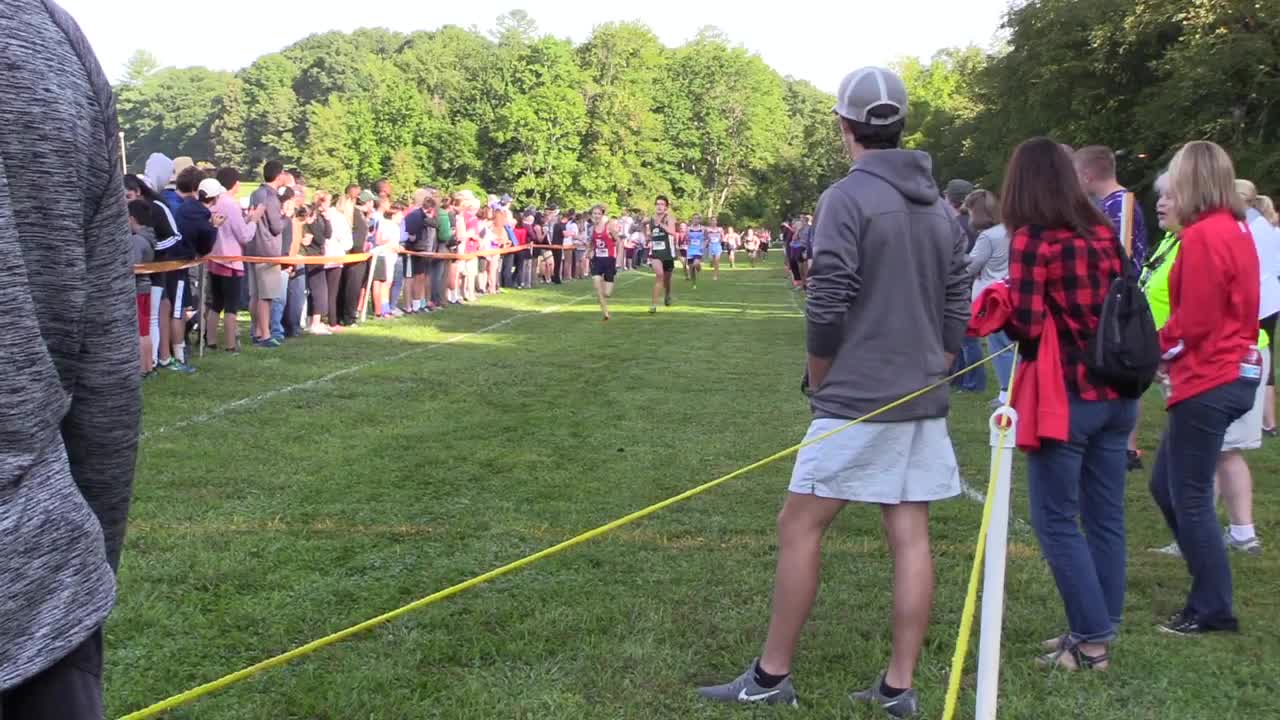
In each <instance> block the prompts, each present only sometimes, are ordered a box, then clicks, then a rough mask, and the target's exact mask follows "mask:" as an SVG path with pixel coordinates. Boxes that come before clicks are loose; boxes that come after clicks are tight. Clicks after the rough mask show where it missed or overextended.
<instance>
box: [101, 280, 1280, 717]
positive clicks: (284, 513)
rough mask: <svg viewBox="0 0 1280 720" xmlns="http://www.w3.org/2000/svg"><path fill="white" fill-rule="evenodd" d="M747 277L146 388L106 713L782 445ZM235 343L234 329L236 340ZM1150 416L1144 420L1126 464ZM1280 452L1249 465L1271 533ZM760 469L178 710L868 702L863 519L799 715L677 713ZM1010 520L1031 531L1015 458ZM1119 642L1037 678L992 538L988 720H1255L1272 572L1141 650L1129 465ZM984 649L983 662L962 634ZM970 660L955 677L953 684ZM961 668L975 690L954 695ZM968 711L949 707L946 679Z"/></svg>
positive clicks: (1271, 612) (617, 709) (704, 664)
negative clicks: (998, 654) (1077, 667)
mask: <svg viewBox="0 0 1280 720" xmlns="http://www.w3.org/2000/svg"><path fill="white" fill-rule="evenodd" d="M777 262H778V260H777V259H776V258H775V259H774V260H773V263H774V264H773V265H772V266H771V267H769V268H764V269H757V270H748V269H740V270H738V271H735V272H727V273H726V274H725V275H724V277H723V278H722V279H721V280H720V281H719V282H713V281H711V280H710V278H709V277H708V278H707V279H705V280H704V281H703V282H701V283H700V284H699V287H698V288H697V289H696V290H694V289H692V288H690V287H689V286H688V284H687V283H684V282H682V281H680V282H678V285H677V288H676V290H677V304H676V305H675V306H674V307H672V308H669V309H664V310H663V311H662V312H660V313H659V314H658V315H657V316H652V317H651V316H649V315H648V314H647V309H648V292H649V289H650V287H651V276H649V275H648V274H641V273H628V274H623V275H621V276H620V278H619V283H620V285H619V291H618V296H617V298H616V299H615V308H614V319H613V321H612V322H609V323H607V324H606V323H601V322H600V320H599V316H598V314H597V311H596V309H595V303H594V299H593V298H591V297H589V296H588V293H589V289H590V288H589V286H588V285H587V284H586V283H573V284H569V285H566V286H563V287H558V288H555V289H551V288H546V289H540V290H535V291H529V292H523V293H507V294H504V295H502V296H499V297H491V298H486V299H482V301H481V302H480V303H479V304H478V305H476V306H473V307H468V308H465V309H455V310H451V311H449V312H447V313H442V314H437V315H432V316H429V317H415V318H404V319H401V320H398V321H393V322H385V323H371V324H368V325H366V326H364V327H362V328H359V329H358V330H354V331H351V332H348V333H345V334H344V335H342V336H338V337H326V338H310V337H308V338H305V339H301V340H297V341H291V342H290V343H289V344H288V345H287V346H285V347H284V348H282V349H280V350H276V351H266V350H253V349H246V351H245V352H244V353H243V354H242V355H241V356H239V357H232V356H228V355H225V354H218V355H214V356H211V357H208V358H206V359H204V360H203V361H198V362H196V365H197V366H198V367H199V369H200V371H199V373H198V374H197V375H194V376H191V377H183V376H177V375H164V376H162V377H160V378H158V379H155V380H151V381H148V383H147V384H146V389H145V393H146V415H145V420H144V425H145V435H144V437H143V440H142V445H141V452H140V455H139V466H138V475H137V485H136V499H135V502H134V506H133V513H132V518H131V524H130V528H129V536H128V541H127V546H126V548H125V555H124V561H123V568H122V571H121V572H122V574H121V577H120V584H121V592H120V602H119V605H118V607H117V610H116V612H115V614H114V615H113V616H112V619H111V621H110V624H109V626H108V632H107V642H108V656H107V665H108V667H107V673H108V674H107V694H108V712H109V714H110V716H112V717H117V716H119V715H122V714H124V713H126V712H129V711H132V710H135V709H138V708H140V707H143V706H145V705H148V704H150V703H152V702H155V701H157V700H160V699H162V698H165V697H167V696H169V695H171V694H173V693H175V692H178V691H181V690H185V689H187V688H189V687H192V686H194V685H197V684H200V683H203V682H206V681H209V680H212V679H214V678H216V677H219V676H221V675H223V674H225V673H227V672H230V671H233V670H236V669H239V668H241V667H243V666H245V665H249V664H251V663H254V662H257V661H259V660H262V659H264V658H266V657H269V656H271V655H274V654H276V653H279V652H282V651H285V650H288V649H290V648H292V647H295V646H297V645H300V644H302V643H305V642H307V641H309V640H312V639H314V638H317V637H320V636H322V635H325V634H327V633H330V632H333V631H336V630H339V629H341V628H344V627H347V626H348V625H351V624H354V623H357V622H360V621H362V620H365V619H367V618H370V617H373V616H375V615H378V614H380V613H383V612H385V611H388V610H391V609H393V608H396V607H399V606H400V605H402V604H405V603H407V602H410V601H412V600H415V599H417V598H419V597H421V596H424V595H427V594H430V593H432V592H434V591H436V590H439V589H441V588H444V587H447V586H449V585H452V584H454V583H457V582H459V581H462V580H465V579H467V578H469V577H472V576H474V575H477V574H479V573H482V572H484V571H486V570H489V569H491V568H494V567H496V566H498V565H501V564H504V563H506V562H509V561H511V560H514V559H517V558H519V557H521V556H524V555H526V554H528V553H531V552H534V551H536V550H539V549H541V548H544V547H546V546H549V545H552V544H554V543H557V542H559V541H561V540H564V539H566V538H568V537H570V536H572V535H574V534H577V533H578V532H580V531H582V530H585V529H588V528H591V527H594V526H596V525H599V524H601V523H604V522H606V521H608V520H611V519H613V518H616V517H619V516H621V515H624V514H626V513H629V512H631V511H634V510H637V509H639V508H642V507H644V506H646V505H649V504H650V503H653V502H655V501H658V500H661V499H663V498H666V497H668V496H671V495H674V494H676V493H678V492H680V491H682V490H685V489H687V488H689V487H692V486H694V485H697V484H699V483H702V482H705V481H707V480H709V479H712V478H715V477H717V476H719V475H721V474H723V473H725V472H728V471H730V470H733V469H736V468H738V467H740V466H743V465H745V464H747V463H749V462H752V461H754V460H756V459H758V458H761V457H764V456H766V455H769V454H771V453H773V452H775V451H777V450H779V449H781V448H784V447H787V446H789V445H791V444H793V443H795V442H798V441H799V439H800V438H801V436H802V434H803V431H804V429H805V427H806V424H807V421H808V410H807V406H806V403H805V402H804V399H803V398H802V396H801V395H800V393H799V392H798V384H799V377H800V370H801V363H802V360H803V333H804V329H803V322H802V320H801V314H800V309H799V306H798V303H799V302H800V300H799V298H798V297H797V296H796V295H795V294H794V293H792V292H791V291H790V289H789V286H788V284H787V283H786V281H785V279H784V278H783V276H782V272H781V270H780V268H779V266H778V264H777ZM246 345H247V343H246ZM986 400H987V398H986V397H981V398H980V397H976V396H957V397H956V399H955V404H954V410H953V414H952V422H951V427H952V435H953V438H954V440H955V443H956V448H957V451H958V453H959V455H960V459H961V463H962V466H963V472H964V476H965V478H966V479H967V480H968V481H969V483H970V484H972V485H975V486H981V485H983V484H984V483H985V477H986V472H987V464H988V457H989V448H988V445H987V432H986V415H987V410H986ZM1162 421H1163V414H1162V413H1161V412H1160V410H1159V408H1158V407H1157V406H1156V405H1152V404H1149V405H1148V406H1147V411H1146V413H1145V417H1144V421H1143V428H1144V445H1145V447H1147V448H1148V449H1152V448H1154V445H1155V442H1156V438H1157V433H1158V431H1159V427H1160V424H1161V422H1162ZM1277 447H1280V445H1270V446H1268V447H1267V448H1266V449H1264V450H1263V451H1261V452H1259V453H1256V454H1254V455H1252V456H1250V460H1251V463H1252V465H1253V469H1254V472H1255V474H1256V477H1257V480H1258V489H1259V493H1258V498H1257V513H1258V517H1259V520H1260V527H1261V530H1262V532H1263V534H1264V537H1268V538H1272V537H1274V538H1276V539H1277V540H1280V536H1277V535H1275V534H1274V532H1275V531H1274V527H1275V526H1274V525H1273V524H1272V523H1271V519H1272V518H1274V517H1275V515H1276V511H1277V510H1280V498H1277V496H1276V494H1275V493H1274V492H1273V491H1272V488H1271V479H1272V478H1274V477H1276V476H1277V472H1278V471H1280V452H1278V451H1277V449H1276V448H1277ZM789 470H790V465H789V463H788V462H786V461H783V462H780V463H777V464H775V465H772V466H770V467H767V468H764V469H762V470H760V471H758V472H755V473H753V474H751V475H748V476H746V477H743V478H740V479H737V480H734V481H732V482H731V483H729V484H727V485H725V486H722V487H720V488H717V489H715V490H713V491H711V492H709V493H707V494H705V495H702V496H699V497H697V498H695V499H693V500H690V501H688V502H686V503H684V504H682V505H679V506H676V507H673V508H670V509H668V510H665V511H663V512H662V513H660V514H658V515H657V516H655V517H652V518H650V519H648V520H645V521H642V522H640V523H637V524H635V525H631V526H628V527H626V528H623V529H621V530H618V531H616V532H614V533H612V534H610V535H608V536H607V537H605V538H603V539H600V540H598V541H594V542H591V543H588V544H586V545H583V546H580V547H578V548H576V549H573V550H570V551H568V552H566V553H564V554H562V555H559V556H556V557H554V558H551V559H548V560H546V561H543V562H541V563H538V564H537V565H534V566H532V567H530V568H528V569H525V570H523V571H520V572H518V573H516V574H513V575H509V576H507V577H505V578H502V579H499V580H497V581H495V582H493V583H490V584H488V585H485V586H482V587H480V588H477V589H475V590H471V591H469V592H466V593H464V594H462V595H459V596H457V597H454V598H452V599H449V600H446V601H444V602H442V603H440V604H437V605H434V606H431V607H429V608H426V609H423V610H421V611H418V612H416V613H413V614H411V615H409V616H407V617H405V618H403V619H401V620H398V621H396V622H393V623H391V624H389V625H386V626H383V627H381V628H379V629H377V630H374V631H372V632H369V633H366V634H364V635H361V636H359V637H357V638H354V639H352V640H350V641H347V642H345V643H342V644H340V645H337V646H334V647H330V648H328V649H325V650H322V651H320V652H319V653H317V654H314V655H312V656H310V657H308V658H306V659H303V660H301V661H298V662H295V663H293V664H291V665H288V666H286V667H284V668H280V669H275V670H272V671H269V672H267V673H264V674H262V675H260V676H258V677H256V678H254V679H252V680H249V681H246V682H242V683H239V684H237V685H235V686H233V687H231V688H229V689H227V690H225V691H222V692H220V693H217V694H215V695H212V696H210V697H208V698H206V699H204V700H201V701H199V702H197V703H195V704H193V705H189V706H187V707H186V708H184V709H181V710H179V711H176V712H174V713H173V716H174V717H183V718H226V719H228V720H229V719H232V718H236V719H241V718H264V719H265V718H272V719H275V718H325V719H329V718H333V719H338V718H343V719H345V718H387V719H393V718H406V719H407V718H458V719H472V718H475V719H487V718H527V719H529V720H533V719H538V720H569V719H571V718H741V717H752V718H760V717H788V718H789V717H813V718H819V717H821V718H859V717H873V715H872V714H871V713H870V711H869V710H867V709H865V708H854V707H853V706H852V705H850V704H849V702H848V700H847V699H846V694H847V692H848V691H850V690H853V689H857V688H859V687H862V686H865V685H866V684H868V683H869V682H870V681H871V680H873V679H874V678H875V675H876V673H877V672H878V671H879V670H880V669H881V667H882V664H883V662H884V659H885V658H886V657H887V654H888V650H889V636H888V628H887V618H888V616H889V600H890V594H889V581H890V576H891V568H890V565H889V561H888V557H887V554H886V551H885V550H884V548H883V545H882V542H881V538H880V524H879V518H878V513H877V512H876V511H875V510H873V509H870V508H856V507H855V508H850V509H849V510H848V511H846V512H845V513H844V515H843V516H842V518H841V519H840V521H839V522H838V524H837V525H836V526H835V527H834V528H833V529H832V531H831V533H830V535H829V537H828V540H829V541H828V544H827V550H826V562H825V567H824V584H823V588H822V591H821V593H820V595H819V598H818V604H817V607H816V609H815V613H814V617H813V619H812V621H811V623H810V625H809V627H808V631H807V635H806V638H805V641H804V643H803V645H802V649H801V652H800V655H799V657H798V658H797V664H796V672H797V676H796V682H797V686H798V689H799V690H800V693H801V700H802V703H803V707H802V709H801V710H799V711H789V710H785V709H747V708H724V707H714V706H709V705H705V704H701V703H700V702H699V701H697V700H696V699H695V697H694V695H693V691H692V689H693V687H694V686H695V685H697V684H700V683H705V682H709V681H722V680H725V679H727V678H730V677H733V676H734V675H736V674H737V673H738V672H739V671H741V670H742V668H743V667H744V666H745V663H747V662H748V661H749V660H750V659H751V658H752V657H753V655H754V654H756V653H757V651H758V649H759V644H760V642H761V641H762V640H763V635H764V630H765V625H766V622H767V619H768V603H769V590H770V587H771V581H772V573H773V562H774V518H775V515H776V513H777V510H778V508H779V507H780V503H781V500H782V498H783V494H784V492H785V488H786V484H787V480H788V477H789ZM1016 474H1017V476H1018V479H1017V480H1016V485H1015V491H1014V514H1015V516H1017V517H1021V518H1025V517H1026V515H1027V514H1026V498H1025V493H1024V492H1022V489H1021V488H1022V486H1023V483H1024V479H1023V473H1022V471H1021V468H1020V467H1019V470H1018V471H1017V473H1016ZM1129 500H1130V505H1129V527H1130V535H1129V538H1130V539H1129V549H1130V553H1131V559H1130V566H1129V567H1130V574H1129V578H1130V584H1129V588H1130V591H1129V607H1128V611H1127V616H1126V618H1127V624H1126V627H1125V629H1124V632H1123V634H1122V638H1121V641H1120V643H1119V644H1117V646H1116V647H1115V648H1114V657H1115V661H1114V662H1113V666H1112V670H1111V671H1110V672H1108V673H1106V674H1077V675H1071V674H1066V673H1048V672H1045V671H1042V670H1040V669H1038V668H1036V667H1035V666H1034V664H1033V662H1032V661H1033V658H1034V657H1035V655H1036V653H1037V647H1036V643H1037V642H1038V641H1039V640H1041V639H1043V638H1046V637H1051V636H1052V635H1054V634H1055V633H1057V632H1059V631H1060V630H1061V629H1062V628H1063V626H1064V625H1065V620H1064V618H1063V614H1062V609H1061V605H1060V603H1059V601H1058V599H1057V595H1056V592H1055V590H1054V587H1053V583H1052V580H1051V579H1050V577H1049V575H1048V573H1047V571H1046V569H1045V567H1044V564H1043V562H1042V561H1041V560H1040V558H1039V554H1038V549H1037V547H1036V544H1035V541H1034V538H1033V537H1032V535H1031V534H1030V532H1029V529H1028V528H1027V527H1026V526H1025V524H1022V523H1021V521H1017V522H1018V524H1016V525H1015V527H1014V528H1013V533H1012V535H1011V537H1010V560H1009V563H1010V564H1009V571H1008V584H1007V588H1008V598H1007V610H1006V618H1005V634H1004V639H1005V645H1004V666H1003V673H1002V677H1001V697H1002V702H1001V715H1002V717H1005V718H1058V717H1061V718H1089V720H1120V719H1122V718H1123V719H1124V720H1135V719H1139V718H1228V717H1229V718H1273V717H1277V716H1280V700H1278V699H1277V695H1276V689H1277V682H1278V681H1277V679H1276V678H1277V677H1280V635H1278V633H1277V630H1276V626H1275V625H1274V623H1273V622H1272V619H1273V618H1275V617H1276V616H1277V614H1280V593H1278V592H1277V590H1278V589H1280V582H1278V580H1277V578H1278V574H1277V570H1278V569H1280V566H1278V562H1277V557H1280V554H1277V552H1276V549H1275V548H1269V549H1268V554H1267V555H1264V556H1263V557H1260V558H1243V557H1235V558H1233V562H1234V564H1235V570H1236V583H1237V600H1238V604H1239V614H1240V617H1241V620H1242V623H1243V633H1242V634H1240V635H1239V636H1234V637H1211V638H1203V639H1182V638H1168V637H1163V636H1161V635H1160V634H1158V633H1157V632H1156V631H1155V623H1156V622H1157V621H1158V620H1161V619H1163V618H1164V617H1166V616H1167V615H1169V614H1170V613H1172V612H1173V611H1175V610H1176V609H1178V606H1179V602H1180V600H1181V594H1182V593H1183V591H1184V590H1185V588H1186V585H1187V580H1186V576H1185V570H1184V568H1183V567H1182V565H1181V563H1180V561H1177V560H1175V559H1172V558H1167V557H1163V556H1156V555H1152V554H1150V553H1148V552H1146V549H1147V548H1150V547H1153V546H1156V545H1162V544H1164V543H1165V542H1167V539H1168V538H1167V535H1166V532H1165V531H1164V529H1163V527H1162V524H1161V521H1160V520H1159V517H1158V514H1157V512H1156V510H1155V509H1154V506H1153V504H1152V503H1151V501H1150V499H1149V498H1148V495H1147V492H1146V478H1145V476H1143V475H1138V474H1135V475H1133V476H1131V489H1130V496H1129ZM979 519H980V506H979V505H978V504H976V503H975V502H972V501H971V500H969V499H964V498H961V499H957V500H954V501H951V502H947V503H943V504H940V505H938V506H936V509H935V511H934V515H933V537H934V543H935V554H936V557H937V561H938V597H937V604H936V609H935V612H934V625H933V630H932V632H931V634H930V637H929V639H928V646H927V647H926V649H925V653H924V658H923V662H922V666H921V669H920V672H919V674H918V676H917V678H918V681H917V682H918V686H919V687H920V688H921V690H922V692H923V696H924V697H923V699H924V703H925V710H926V716H927V717H935V718H936V717H939V716H940V715H941V712H942V704H943V693H944V687H945V682H946V677H947V668H948V665H949V661H950V658H951V653H952V651H953V649H954V647H955V642H956V626H957V623H958V620H959V616H960V611H961V606H962V604H963V600H964V590H965V584H966V581H967V577H968V572H969V565H970V562H971V557H972V553H973V543H974V541H975V538H976V535H977V531H978V523H979ZM975 646H976V643H975ZM973 667H974V665H973V661H972V658H971V659H970V662H969V665H968V669H967V671H966V672H972V669H973ZM970 680H971V678H970ZM962 708H963V710H962V713H961V716H962V717H971V716H972V696H971V695H969V694H968V693H967V692H966V695H965V697H964V699H963V701H962Z"/></svg>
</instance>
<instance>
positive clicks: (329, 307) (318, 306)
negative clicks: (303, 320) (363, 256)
mask: <svg viewBox="0 0 1280 720" xmlns="http://www.w3.org/2000/svg"><path fill="white" fill-rule="evenodd" d="M341 286H342V268H340V267H336V268H323V267H319V266H316V265H308V266H307V290H309V291H310V292H311V314H312V315H313V316H314V315H322V316H324V318H325V321H326V322H328V323H329V324H330V325H337V324H338V309H339V308H338V290H339V289H340V288H341Z"/></svg>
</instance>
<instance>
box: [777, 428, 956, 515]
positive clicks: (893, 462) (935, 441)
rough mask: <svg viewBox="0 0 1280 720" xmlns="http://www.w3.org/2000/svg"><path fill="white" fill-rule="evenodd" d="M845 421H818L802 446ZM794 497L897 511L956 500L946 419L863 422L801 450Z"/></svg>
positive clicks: (793, 478)
mask: <svg viewBox="0 0 1280 720" xmlns="http://www.w3.org/2000/svg"><path fill="white" fill-rule="evenodd" d="M848 423H849V421H848V420H837V419H828V418H820V419H816V420H814V421H813V422H812V423H811V424H810V425H809V432H808V433H806V434H805V440H809V439H811V438H815V437H818V436H820V435H823V434H825V433H828V432H831V431H832V430H835V429H836V428H839V427H842V426H844V425H847V424H848ZM788 490H790V491H791V492H793V493H796V494H798V495H817V496H818V497H824V498H832V499H836V500H847V501H850V502H863V503H874V504H878V505H897V504H898V503H904V502H933V501H935V500H945V499H947V498H952V497H955V496H956V495H959V494H960V469H959V467H958V466H957V464H956V454H955V450H954V449H953V448H952V447H951V436H950V434H949V433H948V431H947V421H946V418H933V419H928V420H910V421H907V422H894V423H871V422H864V423H860V424H858V425H854V426H853V427H850V428H846V429H844V430H841V431H840V432H838V433H836V434H835V435H832V436H831V437H828V438H826V439H824V440H822V441H820V442H816V443H814V444H812V445H809V446H808V447H805V448H803V449H801V450H800V453H799V454H798V455H797V456H796V465H795V469H794V470H793V471H792V473H791V486H790V487H789V488H788Z"/></svg>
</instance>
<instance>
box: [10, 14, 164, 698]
mask: <svg viewBox="0 0 1280 720" xmlns="http://www.w3.org/2000/svg"><path fill="white" fill-rule="evenodd" d="M4 9H5V11H4V12H3V13H0V57H3V58H4V59H5V63H4V67H5V71H4V73H2V74H0V93H2V94H3V96H4V98H5V107H4V115H5V121H4V123H3V124H0V307H3V308H4V309H5V322H4V323H3V324H0V358H4V370H5V371H4V372H3V373H0V398H3V399H4V402H3V403H0V437H2V438H4V440H3V441H2V442H0V692H2V691H4V690H6V689H8V688H11V687H13V686H15V685H18V684H20V683H22V682H23V681H24V680H26V679H28V678H30V677H32V676H33V675H35V674H36V673H38V672H40V671H41V670H44V669H45V668H48V667H49V666H51V665H52V664H54V663H55V662H57V661H58V660H59V659H61V658H62V657H64V656H66V655H67V653H68V652H69V651H71V650H72V649H74V648H75V647H76V646H78V645H79V644H80V643H82V642H83V641H84V640H85V639H86V638H87V637H89V636H90V635H91V634H93V633H94V632H95V631H96V630H97V628H99V627H100V626H101V625H102V622H103V620H104V619H105V618H106V616H107V612H108V611H109V610H110V609H111V604H112V601H113V599H114V592H115V575H114V573H113V572H112V568H113V567H114V566H115V564H116V562H117V561H118V560H119V557H120V546H121V544H122V543H123V541H124V528H125V518H126V516H127V515H128V510H129V498H130V490H131V485H132V482H133V462H134V454H135V452H136V449H137V442H138V425H139V421H140V417H141V407H142V406H141V400H142V398H141V396H140V394H139V392H140V385H139V383H140V379H139V372H138V337H137V335H138V325H137V322H138V320H137V302H136V299H135V298H134V290H135V285H134V277H133V272H132V269H131V268H130V267H129V253H130V248H131V245H130V241H129V227H128V224H127V220H126V215H125V204H124V182H123V173H122V170H121V168H120V150H119V140H118V139H117V136H116V133H117V132H118V127H117V124H116V110H115V101H114V98H113V96H112V91H111V85H110V84H109V83H108V82H107V78H106V76H105V75H103V73H102V69H101V68H100V67H99V66H98V62H97V60H96V59H95V58H94V56H93V51H92V50H91V49H90V48H89V43H88V42H87V41H86V40H85V38H84V36H83V35H82V34H81V33H80V30H79V28H77V27H76V24H75V22H74V21H72V20H71V18H70V16H68V15H67V14H66V13H65V12H63V11H62V10H61V9H59V8H58V7H57V6H56V5H54V4H53V2H52V1H51V0H50V1H42V0H5V3H4ZM32 88H39V91H38V92H33V91H32ZM55 167H56V168H58V172H59V173H60V174H61V176H63V177H64V179H65V182H55V183H50V182H48V174H49V169H50V168H55Z"/></svg>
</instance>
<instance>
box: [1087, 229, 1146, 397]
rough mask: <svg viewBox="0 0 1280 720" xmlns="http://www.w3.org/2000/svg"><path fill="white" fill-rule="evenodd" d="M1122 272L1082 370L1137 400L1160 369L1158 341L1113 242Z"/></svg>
mask: <svg viewBox="0 0 1280 720" xmlns="http://www.w3.org/2000/svg"><path fill="white" fill-rule="evenodd" d="M1116 247H1117V248H1118V250H1119V253H1120V264H1121V266H1122V268H1123V270H1122V271H1121V273H1120V277H1117V278H1116V279H1115V280H1112V281H1111V287H1109V288H1107V297H1106V299H1105V300H1104V301H1103V303H1102V315H1101V316H1099V318H1098V330H1097V332H1096V333H1094V336H1093V338H1092V339H1090V340H1089V354H1088V356H1087V357H1086V358H1085V367H1087V368H1088V369H1089V374H1090V375H1092V376H1093V377H1094V378H1095V379H1097V380H1098V381H1100V382H1101V383H1103V384H1104V385H1106V386H1107V387H1110V388H1111V389H1112V390H1115V391H1116V392H1118V393H1120V395H1122V396H1123V397H1127V398H1140V397H1142V395H1143V393H1145V392H1146V391H1147V388H1149V387H1151V383H1152V382H1153V381H1154V380H1155V377H1156V371H1157V370H1158V369H1159V367H1160V337H1159V335H1158V334H1157V332H1156V321H1155V319H1154V318H1153V317H1152V315H1151V306H1150V305H1148V304H1147V296H1146V295H1145V294H1144V293H1143V292H1142V287H1141V286H1140V285H1139V283H1138V273H1137V271H1136V270H1135V269H1134V267H1133V261H1131V260H1130V259H1129V257H1128V256H1127V255H1126V254H1125V252H1124V249H1123V248H1122V247H1121V246H1120V243H1119V241H1116Z"/></svg>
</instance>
